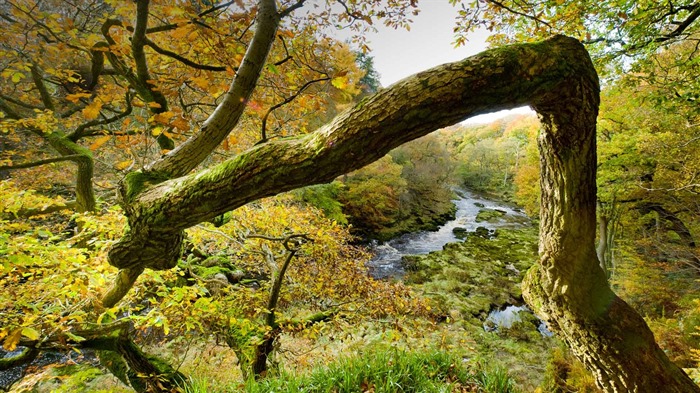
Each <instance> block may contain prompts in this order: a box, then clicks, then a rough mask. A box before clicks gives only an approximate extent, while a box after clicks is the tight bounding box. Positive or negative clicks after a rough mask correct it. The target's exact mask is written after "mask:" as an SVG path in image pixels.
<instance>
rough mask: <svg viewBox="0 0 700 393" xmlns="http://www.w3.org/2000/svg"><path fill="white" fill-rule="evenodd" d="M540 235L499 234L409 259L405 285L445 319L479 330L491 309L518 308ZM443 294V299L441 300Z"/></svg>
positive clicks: (405, 260) (531, 230)
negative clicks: (425, 298)
mask: <svg viewBox="0 0 700 393" xmlns="http://www.w3.org/2000/svg"><path fill="white" fill-rule="evenodd" d="M537 241H538V239H537V229H536V228H532V227H529V228H524V229H517V230H516V229H499V230H497V231H496V232H495V234H494V236H493V238H485V237H481V236H472V235H471V234H470V235H469V236H467V239H466V240H465V241H464V242H462V243H450V244H447V245H446V246H445V247H444V249H443V250H442V251H436V252H432V253H430V254H427V255H417V256H406V257H404V258H403V260H402V264H403V266H404V268H405V269H406V271H407V275H406V277H405V280H406V282H407V283H409V284H412V285H413V286H414V287H416V288H417V289H419V290H421V291H422V292H423V293H425V294H426V295H427V296H428V297H433V298H435V300H436V303H437V304H439V305H440V307H441V308H442V311H443V312H444V313H445V315H450V316H451V317H452V318H454V317H459V318H462V319H464V320H466V321H473V322H475V323H478V324H479V325H481V322H480V320H483V319H484V318H485V317H486V315H487V314H488V312H489V311H490V310H491V309H492V308H493V307H500V306H501V305H504V304H515V303H520V302H521V299H522V291H521V288H520V283H521V281H522V278H523V275H524V272H525V271H526V270H527V269H528V268H529V267H530V266H531V265H532V264H533V263H534V262H535V261H536V260H537ZM438 294H439V295H438Z"/></svg>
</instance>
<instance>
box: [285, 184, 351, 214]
mask: <svg viewBox="0 0 700 393" xmlns="http://www.w3.org/2000/svg"><path fill="white" fill-rule="evenodd" d="M342 187H343V184H342V183H340V182H337V181H334V182H332V183H328V184H320V185H315V186H309V187H304V188H300V189H298V190H295V191H293V193H294V195H295V196H296V197H297V198H299V199H301V200H302V201H304V202H306V203H308V204H310V205H311V206H314V207H316V208H318V209H321V210H323V214H325V215H326V217H328V218H329V219H331V220H334V221H335V222H337V223H338V224H341V225H347V224H348V219H347V217H346V216H345V214H344V213H343V205H342V204H341V203H340V202H339V201H338V195H339V194H340V193H341V190H342Z"/></svg>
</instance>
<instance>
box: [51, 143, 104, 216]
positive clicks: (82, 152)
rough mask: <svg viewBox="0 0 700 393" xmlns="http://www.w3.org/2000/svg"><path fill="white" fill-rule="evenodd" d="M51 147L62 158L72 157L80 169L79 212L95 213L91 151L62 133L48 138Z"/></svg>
mask: <svg viewBox="0 0 700 393" xmlns="http://www.w3.org/2000/svg"><path fill="white" fill-rule="evenodd" d="M46 139H47V140H48V142H49V144H50V145H51V147H53V148H54V149H56V151H58V152H59V153H60V154H61V155H62V156H70V157H72V158H70V161H72V162H74V163H75V164H76V166H77V167H78V173H77V176H76V179H75V199H76V202H77V210H78V211H79V212H86V211H94V210H95V207H96V202H95V192H94V189H93V187H92V177H93V174H94V164H93V159H92V153H91V152H90V150H88V149H86V148H84V147H82V146H80V145H78V144H77V143H75V142H73V141H71V140H69V139H68V138H67V137H66V136H65V135H64V134H62V133H60V132H53V133H51V134H49V135H47V136H46Z"/></svg>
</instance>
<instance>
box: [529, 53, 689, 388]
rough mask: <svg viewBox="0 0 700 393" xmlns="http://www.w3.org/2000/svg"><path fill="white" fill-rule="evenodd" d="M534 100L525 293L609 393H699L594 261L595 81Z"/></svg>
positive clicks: (590, 75) (586, 76)
mask: <svg viewBox="0 0 700 393" xmlns="http://www.w3.org/2000/svg"><path fill="white" fill-rule="evenodd" d="M543 98H544V99H541V100H540V99H538V100H535V101H534V102H533V107H534V108H535V109H536V110H537V112H538V113H539V115H540V120H541V122H542V125H543V127H544V131H543V132H541V133H540V137H539V149H540V169H541V178H540V186H541V189H542V195H541V200H540V203H541V208H540V246H539V253H540V263H539V264H537V265H535V266H533V268H532V269H531V270H530V271H529V272H528V275H527V277H526V279H525V282H524V283H523V296H524V297H525V300H526V301H527V302H528V304H529V305H531V306H532V307H533V308H534V310H535V312H536V313H537V314H538V315H540V316H541V317H542V318H543V319H544V320H545V321H546V322H547V323H548V325H549V326H550V327H551V328H552V329H553V330H554V331H555V332H556V333H557V334H558V335H559V336H560V337H562V338H563V339H564V340H565V341H566V342H567V343H568V345H569V346H570V347H571V349H572V350H573V352H574V354H575V355H576V357H578V358H579V359H580V360H581V361H582V362H583V363H584V365H586V367H587V368H588V369H589V370H591V371H592V372H593V374H594V376H595V378H596V382H597V384H598V386H600V387H601V388H603V389H604V390H605V391H607V392H666V393H671V392H678V393H681V392H698V391H700V389H699V388H698V386H697V385H695V383H694V382H693V381H692V380H691V379H690V378H689V377H688V376H687V375H686V374H685V373H684V372H683V370H681V369H680V368H678V367H677V366H676V365H674V364H673V363H671V362H670V361H669V359H668V357H667V356H666V355H665V354H664V352H663V351H662V350H661V349H660V348H659V346H658V345H657V344H656V342H655V341H654V336H653V334H652V332H651V331H650V330H649V328H648V327H647V325H646V323H645V322H644V319H642V317H641V316H640V315H639V314H638V313H637V312H635V311H634V310H633V309H632V308H631V307H630V306H629V305H628V304H627V303H625V302H624V301H623V300H622V299H620V298H619V297H617V296H616V295H615V294H614V293H613V292H612V290H611V289H610V287H609V286H608V283H607V279H606V275H605V272H604V271H603V269H601V267H600V264H599V261H598V259H597V257H596V249H595V233H596V181H595V174H596V145H595V130H596V117H597V115H598V104H599V95H598V81H597V77H596V75H595V71H594V70H593V67H592V66H591V67H590V68H589V70H587V72H586V73H583V74H581V75H580V77H578V78H572V79H571V80H568V81H567V82H566V83H562V84H561V85H559V86H557V87H556V88H555V89H554V90H553V92H552V95H551V97H549V96H548V97H543Z"/></svg>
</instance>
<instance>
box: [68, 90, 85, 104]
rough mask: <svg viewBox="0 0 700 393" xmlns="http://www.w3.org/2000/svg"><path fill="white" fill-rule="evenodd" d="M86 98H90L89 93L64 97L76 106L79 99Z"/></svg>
mask: <svg viewBox="0 0 700 393" xmlns="http://www.w3.org/2000/svg"><path fill="white" fill-rule="evenodd" d="M88 97H90V94H89V93H75V94H68V95H66V100H68V101H70V102H72V103H74V104H77V103H78V101H80V99H81V98H88Z"/></svg>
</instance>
